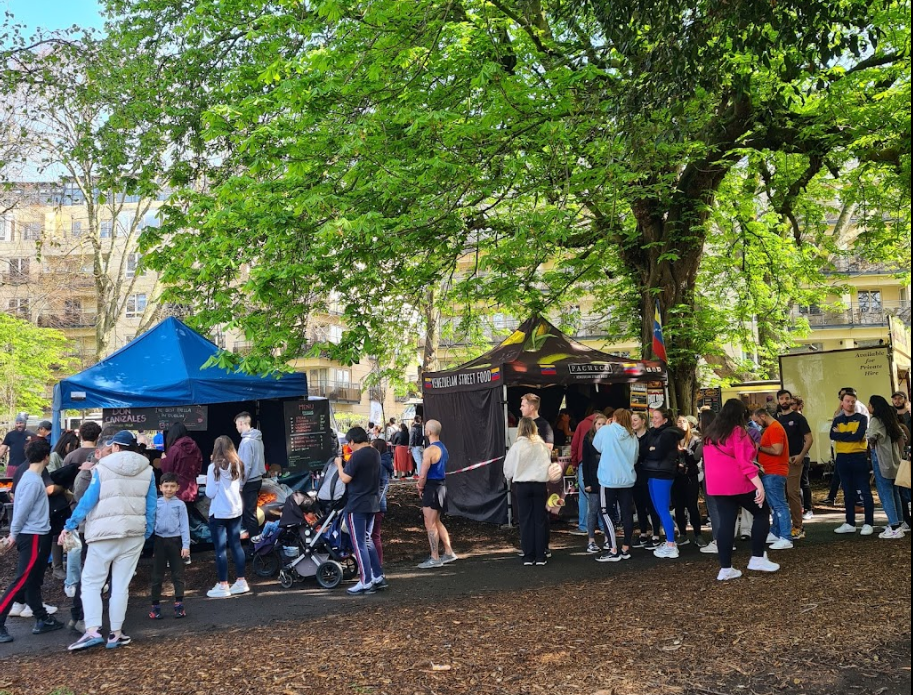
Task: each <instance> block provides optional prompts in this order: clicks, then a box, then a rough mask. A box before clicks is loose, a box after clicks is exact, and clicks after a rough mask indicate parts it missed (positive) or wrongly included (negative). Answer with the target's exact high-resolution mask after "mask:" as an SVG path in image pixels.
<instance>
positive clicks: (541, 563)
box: [536, 560, 548, 567]
mask: <svg viewBox="0 0 913 695" xmlns="http://www.w3.org/2000/svg"><path fill="white" fill-rule="evenodd" d="M547 564H548V560H536V567H544V566H545V565H547Z"/></svg>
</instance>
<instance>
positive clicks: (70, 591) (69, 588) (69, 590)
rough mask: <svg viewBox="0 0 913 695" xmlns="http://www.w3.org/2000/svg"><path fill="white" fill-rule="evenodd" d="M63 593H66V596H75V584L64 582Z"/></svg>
mask: <svg viewBox="0 0 913 695" xmlns="http://www.w3.org/2000/svg"><path fill="white" fill-rule="evenodd" d="M63 593H65V594H66V596H67V598H73V597H74V596H76V585H75V584H64V585H63Z"/></svg>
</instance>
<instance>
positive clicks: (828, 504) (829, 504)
mask: <svg viewBox="0 0 913 695" xmlns="http://www.w3.org/2000/svg"><path fill="white" fill-rule="evenodd" d="M821 504H823V505H824V506H825V507H836V506H837V500H832V499H831V498H827V499H826V500H824V501H823V502H822V503H821Z"/></svg>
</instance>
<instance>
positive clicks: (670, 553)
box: [653, 543, 678, 560]
mask: <svg viewBox="0 0 913 695" xmlns="http://www.w3.org/2000/svg"><path fill="white" fill-rule="evenodd" d="M653 555H654V556H655V557H659V558H663V559H666V560H674V559H675V558H677V557H678V548H677V547H676V546H674V545H666V544H665V543H663V544H662V545H661V546H659V547H658V548H657V549H656V550H654V551H653Z"/></svg>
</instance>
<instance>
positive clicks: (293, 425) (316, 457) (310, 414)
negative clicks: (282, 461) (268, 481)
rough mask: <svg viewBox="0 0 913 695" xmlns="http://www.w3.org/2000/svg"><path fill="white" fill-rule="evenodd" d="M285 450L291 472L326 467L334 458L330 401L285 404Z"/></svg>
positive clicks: (288, 402)
mask: <svg viewBox="0 0 913 695" xmlns="http://www.w3.org/2000/svg"><path fill="white" fill-rule="evenodd" d="M283 411H284V415H285V448H286V451H287V452H288V469H286V472H289V471H294V470H305V469H313V470H319V469H321V468H323V466H324V464H326V462H327V460H328V459H329V458H330V456H332V455H333V451H334V448H333V437H334V436H335V435H334V434H333V433H332V432H331V431H330V402H329V401H326V400H320V401H286V402H285V403H283Z"/></svg>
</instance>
